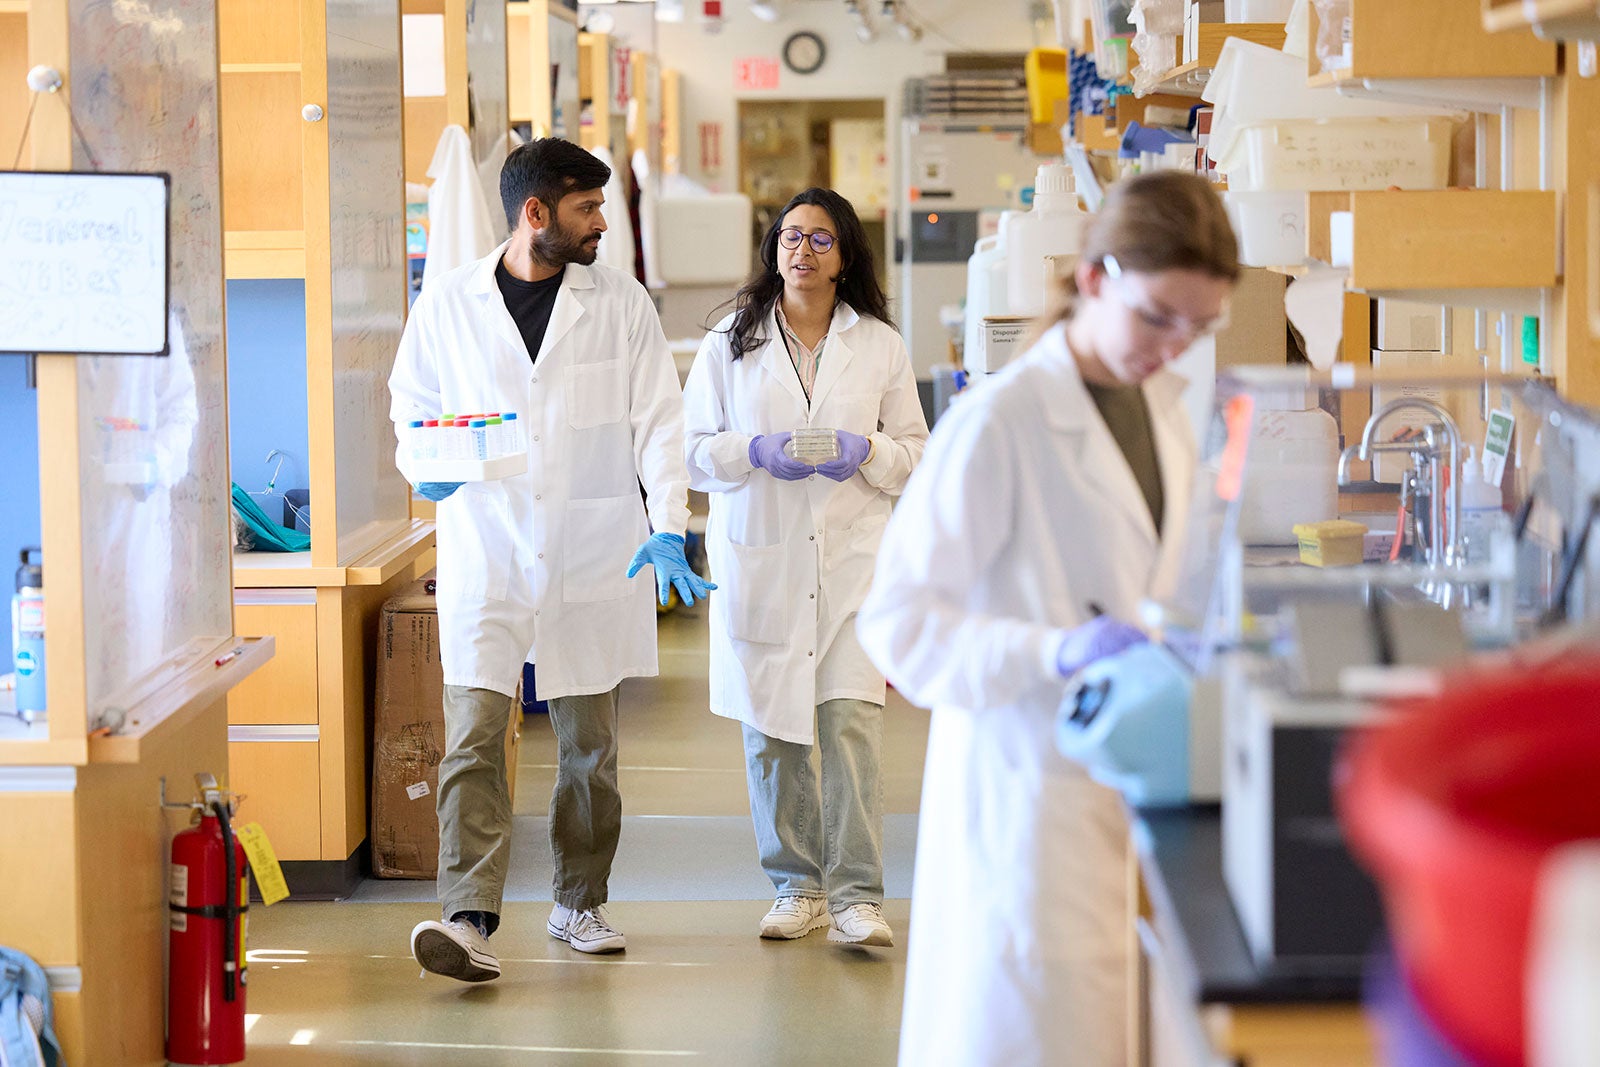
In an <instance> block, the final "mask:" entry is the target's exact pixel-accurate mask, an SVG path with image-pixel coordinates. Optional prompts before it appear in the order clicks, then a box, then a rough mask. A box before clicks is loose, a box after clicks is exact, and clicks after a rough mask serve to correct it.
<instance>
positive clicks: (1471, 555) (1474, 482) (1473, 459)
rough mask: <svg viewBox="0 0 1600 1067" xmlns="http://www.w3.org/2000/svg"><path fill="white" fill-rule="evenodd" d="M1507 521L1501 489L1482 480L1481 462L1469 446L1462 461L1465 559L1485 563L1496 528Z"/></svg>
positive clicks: (1462, 523)
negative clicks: (1465, 457) (1463, 461)
mask: <svg viewBox="0 0 1600 1067" xmlns="http://www.w3.org/2000/svg"><path fill="white" fill-rule="evenodd" d="M1509 522H1510V520H1509V518H1508V517H1507V516H1506V514H1505V508H1504V506H1503V505H1502V503H1501V500H1500V490H1499V489H1496V488H1495V487H1494V486H1492V485H1490V484H1489V483H1488V482H1486V481H1484V480H1483V463H1482V462H1480V461H1479V459H1478V457H1477V454H1476V452H1475V451H1474V450H1473V449H1472V448H1471V447H1470V446H1469V447H1468V448H1467V459H1466V462H1465V463H1463V464H1462V465H1461V537H1462V541H1463V547H1464V550H1465V553H1466V562H1468V563H1487V562H1488V561H1489V553H1490V550H1491V549H1492V548H1493V546H1494V538H1495V536H1496V533H1495V531H1496V528H1497V527H1500V526H1506V525H1508V524H1509Z"/></svg>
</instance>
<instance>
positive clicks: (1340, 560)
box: [1294, 519, 1367, 567]
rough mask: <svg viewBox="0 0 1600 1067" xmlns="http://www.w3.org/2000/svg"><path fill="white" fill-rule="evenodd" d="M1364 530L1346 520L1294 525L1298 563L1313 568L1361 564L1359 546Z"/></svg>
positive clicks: (1363, 526)
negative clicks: (1298, 544)
mask: <svg viewBox="0 0 1600 1067" xmlns="http://www.w3.org/2000/svg"><path fill="white" fill-rule="evenodd" d="M1366 533H1367V528H1366V526H1365V525H1363V524H1362V523H1359V522H1350V521H1349V520H1348V519H1328V520H1327V521H1325V522H1297V523H1295V526H1294V535H1295V537H1296V538H1297V539H1298V540H1299V542H1300V562H1301V563H1308V564H1310V565H1311V566H1313V567H1349V566H1352V565H1354V564H1357V563H1360V562H1361V542H1362V538H1363V537H1365V536H1366Z"/></svg>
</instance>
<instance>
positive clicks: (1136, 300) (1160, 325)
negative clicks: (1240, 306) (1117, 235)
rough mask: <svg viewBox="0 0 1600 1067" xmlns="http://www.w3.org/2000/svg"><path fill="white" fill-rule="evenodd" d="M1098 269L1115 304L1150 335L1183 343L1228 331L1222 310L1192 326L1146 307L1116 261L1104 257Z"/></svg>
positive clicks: (1225, 310)
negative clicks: (1177, 339)
mask: <svg viewBox="0 0 1600 1067" xmlns="http://www.w3.org/2000/svg"><path fill="white" fill-rule="evenodd" d="M1100 265H1101V269H1103V270H1104V271H1105V272H1106V277H1107V278H1109V279H1110V280H1111V282H1112V285H1111V289H1112V291H1113V292H1115V293H1116V296H1117V300H1118V302H1120V303H1121V304H1122V305H1123V306H1124V307H1126V308H1127V309H1128V310H1129V311H1131V312H1133V316H1134V318H1136V319H1138V320H1139V322H1140V324H1142V325H1143V326H1144V327H1145V328H1146V329H1148V330H1150V331H1151V332H1153V333H1159V334H1163V335H1165V336H1167V337H1178V338H1183V339H1184V340H1186V341H1191V342H1193V341H1198V340H1199V339H1200V338H1202V337H1209V336H1211V335H1212V334H1214V333H1217V332H1218V331H1220V330H1225V329H1227V328H1228V307H1227V305H1226V304H1224V305H1223V307H1222V314H1220V315H1218V316H1217V317H1216V318H1214V319H1207V320H1205V321H1202V322H1195V321H1194V320H1192V319H1186V318H1184V317H1183V316H1181V315H1173V314H1171V313H1169V312H1165V311H1158V310H1156V309H1155V308H1152V307H1150V305H1149V304H1148V303H1146V302H1145V300H1144V299H1141V297H1142V296H1144V294H1141V293H1139V292H1138V291H1137V289H1138V286H1137V285H1136V284H1135V283H1134V282H1132V281H1130V280H1129V279H1128V278H1127V277H1126V276H1125V275H1124V274H1123V271H1122V265H1121V264H1120V263H1118V262H1117V257H1115V256H1106V257H1105V259H1103V260H1101V261H1100Z"/></svg>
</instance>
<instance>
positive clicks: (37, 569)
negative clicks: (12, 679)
mask: <svg viewBox="0 0 1600 1067" xmlns="http://www.w3.org/2000/svg"><path fill="white" fill-rule="evenodd" d="M30 556H36V557H38V558H39V562H37V563H30V562H28V558H29V557H30ZM43 558H44V553H43V552H41V551H40V550H39V549H37V548H25V549H23V550H22V566H20V567H18V568H17V591H16V592H15V593H14V594H12V597H11V660H12V666H13V667H14V668H15V669H16V672H17V714H18V715H20V716H21V717H22V721H23V722H29V723H31V722H33V720H34V718H35V717H36V716H40V715H43V714H44V710H45V684H44V563H43Z"/></svg>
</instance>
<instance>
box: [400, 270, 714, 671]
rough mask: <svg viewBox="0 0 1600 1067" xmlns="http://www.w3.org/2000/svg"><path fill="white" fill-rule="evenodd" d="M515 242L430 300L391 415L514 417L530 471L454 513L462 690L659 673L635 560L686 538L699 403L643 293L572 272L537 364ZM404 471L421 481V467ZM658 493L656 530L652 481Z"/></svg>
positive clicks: (452, 631) (446, 634) (433, 290)
mask: <svg viewBox="0 0 1600 1067" xmlns="http://www.w3.org/2000/svg"><path fill="white" fill-rule="evenodd" d="M509 244H510V242H509V241H508V242H506V244H502V245H501V246H500V247H499V248H497V249H495V250H494V251H493V252H491V253H490V254H489V255H488V256H485V257H484V258H483V259H481V260H479V261H478V262H476V263H472V264H468V265H467V266H465V267H462V268H460V269H458V270H455V271H451V272H450V273H449V274H446V275H444V276H442V277H440V278H438V279H435V280H434V281H432V282H430V283H429V284H428V285H426V286H424V287H423V289H422V294H421V295H420V296H419V297H418V298H417V302H416V305H415V306H414V307H413V308H412V311H411V317H410V319H409V321H407V323H406V329H405V333H404V335H402V337H401V339H400V350H399V353H398V354H397V355H396V357H395V366H394V372H393V374H392V375H391V376H390V378H389V389H390V392H391V393H392V394H393V402H392V404H391V406H390V417H391V418H392V419H393V420H394V421H395V422H396V424H404V423H405V422H407V421H410V420H413V419H419V418H423V417H427V418H435V417H437V416H438V415H440V414H441V413H443V412H446V411H449V412H476V411H516V412H517V413H518V421H520V422H525V423H526V425H525V426H524V427H523V430H522V433H523V436H524V438H525V440H526V441H527V443H528V446H529V456H528V472H527V473H526V474H521V475H518V476H516V477H514V478H507V479H504V480H502V481H491V482H469V483H468V484H467V485H465V486H463V487H462V488H461V489H459V490H457V491H456V492H455V494H454V495H452V496H450V497H447V498H446V499H445V500H443V501H441V502H440V503H439V511H438V549H439V554H438V559H439V562H438V572H439V573H438V578H439V581H438V606H439V629H440V653H441V656H442V658H443V662H444V680H445V684H447V685H464V686H476V687H479V688H484V689H493V690H495V691H497V692H501V693H507V694H510V693H513V692H515V690H516V686H517V682H518V680H519V678H520V676H521V670H522V664H523V662H524V660H527V661H529V662H534V661H535V660H536V661H537V663H538V665H539V670H538V672H537V677H538V696H539V698H540V699H549V698H550V697H557V696H570V695H574V694H583V693H599V692H605V691H606V690H609V689H611V688H612V687H613V686H615V685H616V684H617V683H618V682H619V681H621V680H622V679H623V678H627V677H636V676H649V675H654V674H655V673H656V669H657V668H656V630H655V625H656V623H655V606H654V605H655V582H654V580H653V579H652V577H651V574H650V570H649V568H646V569H645V571H644V572H643V573H642V574H641V575H639V576H637V577H636V578H633V579H629V578H627V577H625V574H626V571H627V568H628V561H629V559H630V558H631V557H632V554H633V552H634V550H635V549H636V548H637V547H638V546H639V544H640V543H641V542H643V541H644V540H645V538H646V537H648V536H649V534H650V532H651V529H652V528H653V529H654V530H655V531H656V532H658V533H676V534H680V535H681V534H682V533H683V532H684V530H685V528H686V527H687V525H688V521H689V509H688V475H687V473H686V472H685V471H684V466H683V398H682V394H681V393H680V392H679V389H678V376H677V371H676V369H675V368H674V366H673V362H672V355H671V352H670V351H669V350H668V348H667V342H666V338H665V337H664V336H663V335H662V333H661V323H660V320H659V319H658V317H657V315H656V311H655V308H654V307H653V306H652V305H651V303H650V298H649V296H648V295H646V293H645V291H644V289H643V287H641V286H640V285H639V283H638V282H636V281H634V280H633V279H632V278H631V277H628V276H626V275H622V274H618V273H617V272H616V271H613V270H610V269H608V268H606V267H601V266H592V267H583V266H579V265H578V264H576V263H572V264H568V265H567V268H566V274H565V276H564V277H563V279H562V283H561V289H560V292H559V293H558V294H557V296H556V302H555V307H554V309H553V310H552V312H551V316H550V325H549V329H548V330H547V331H546V333H545V336H544V343H543V346H542V347H541V349H540V353H539V359H538V362H537V364H533V363H530V362H529V359H528V352H527V349H526V347H525V346H524V345H523V342H522V336H521V334H519V333H518V332H517V327H516V323H515V322H513V321H512V318H511V314H510V312H508V311H507V310H506V306H505V301H504V300H503V299H502V297H501V295H500V290H499V287H498V286H497V285H496V283H495V278H494V270H495V265H496V264H497V263H499V261H500V258H501V256H502V255H503V254H504V253H505V250H506V248H507V246H508V245H509ZM396 463H397V464H398V466H399V467H400V470H401V472H402V473H403V474H405V475H406V477H407V478H408V479H410V480H411V481H412V482H413V483H416V482H417V481H418V479H417V478H416V477H415V476H414V475H413V473H412V469H411V463H410V456H409V454H408V453H407V452H406V451H405V450H404V449H403V448H402V449H397V450H396ZM641 482H642V483H643V484H644V486H645V488H646V490H647V491H648V493H649V515H648V518H649V524H648V525H647V524H646V509H645V505H644V503H643V502H642V501H641V500H640V495H639V485H640V483H641Z"/></svg>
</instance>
